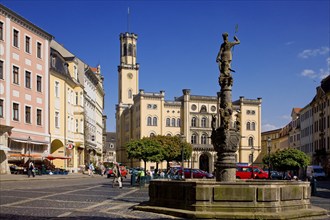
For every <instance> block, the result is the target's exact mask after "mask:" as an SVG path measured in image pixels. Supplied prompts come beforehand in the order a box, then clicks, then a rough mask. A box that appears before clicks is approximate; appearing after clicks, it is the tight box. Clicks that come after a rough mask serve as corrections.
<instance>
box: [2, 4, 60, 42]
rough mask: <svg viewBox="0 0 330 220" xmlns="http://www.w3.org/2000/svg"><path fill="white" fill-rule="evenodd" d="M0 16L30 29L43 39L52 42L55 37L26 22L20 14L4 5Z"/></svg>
mask: <svg viewBox="0 0 330 220" xmlns="http://www.w3.org/2000/svg"><path fill="white" fill-rule="evenodd" d="M0 14H1V15H3V16H4V17H8V18H9V19H10V20H11V21H12V22H14V23H16V24H18V25H20V26H21V27H23V28H25V29H28V30H29V31H31V32H33V33H35V34H36V35H38V36H41V37H42V38H45V39H47V40H49V41H50V40H52V39H53V38H54V37H53V35H51V34H49V33H47V32H46V31H44V30H43V29H41V28H39V27H38V26H36V25H35V24H33V23H31V22H30V21H28V20H26V19H25V18H23V17H22V16H20V15H19V14H17V13H15V12H13V11H12V10H10V9H9V8H7V7H5V6H4V5H2V4H0Z"/></svg>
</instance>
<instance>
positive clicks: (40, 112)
mask: <svg viewBox="0 0 330 220" xmlns="http://www.w3.org/2000/svg"><path fill="white" fill-rule="evenodd" d="M41 117H42V111H41V110H40V109H37V125H41V122H42V120H41Z"/></svg>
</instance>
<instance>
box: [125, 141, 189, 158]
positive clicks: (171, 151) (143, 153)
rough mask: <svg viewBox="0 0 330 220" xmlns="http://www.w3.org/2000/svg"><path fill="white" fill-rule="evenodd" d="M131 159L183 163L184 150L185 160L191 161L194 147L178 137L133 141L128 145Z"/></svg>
mask: <svg viewBox="0 0 330 220" xmlns="http://www.w3.org/2000/svg"><path fill="white" fill-rule="evenodd" d="M126 149H127V153H128V158H129V159H133V158H134V159H139V160H143V161H144V162H147V161H150V162H157V163H158V162H161V161H164V160H165V161H167V162H169V161H172V160H176V161H181V158H182V154H181V151H182V149H183V152H184V154H183V155H184V159H185V160H186V159H189V158H190V155H191V152H192V146H191V144H189V143H187V142H185V141H184V142H183V141H182V140H181V139H180V137H178V136H162V135H158V136H154V137H144V138H142V139H140V140H132V141H130V142H128V143H127V144H126Z"/></svg>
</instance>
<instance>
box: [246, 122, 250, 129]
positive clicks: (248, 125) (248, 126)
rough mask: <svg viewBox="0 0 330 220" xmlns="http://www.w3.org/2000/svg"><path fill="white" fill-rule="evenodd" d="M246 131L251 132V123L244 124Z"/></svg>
mask: <svg viewBox="0 0 330 220" xmlns="http://www.w3.org/2000/svg"><path fill="white" fill-rule="evenodd" d="M246 130H251V123H250V122H248V123H246Z"/></svg>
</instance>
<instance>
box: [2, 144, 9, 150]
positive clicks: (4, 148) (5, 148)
mask: <svg viewBox="0 0 330 220" xmlns="http://www.w3.org/2000/svg"><path fill="white" fill-rule="evenodd" d="M0 150H5V151H9V150H11V149H10V148H9V147H6V146H4V145H2V144H0Z"/></svg>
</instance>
